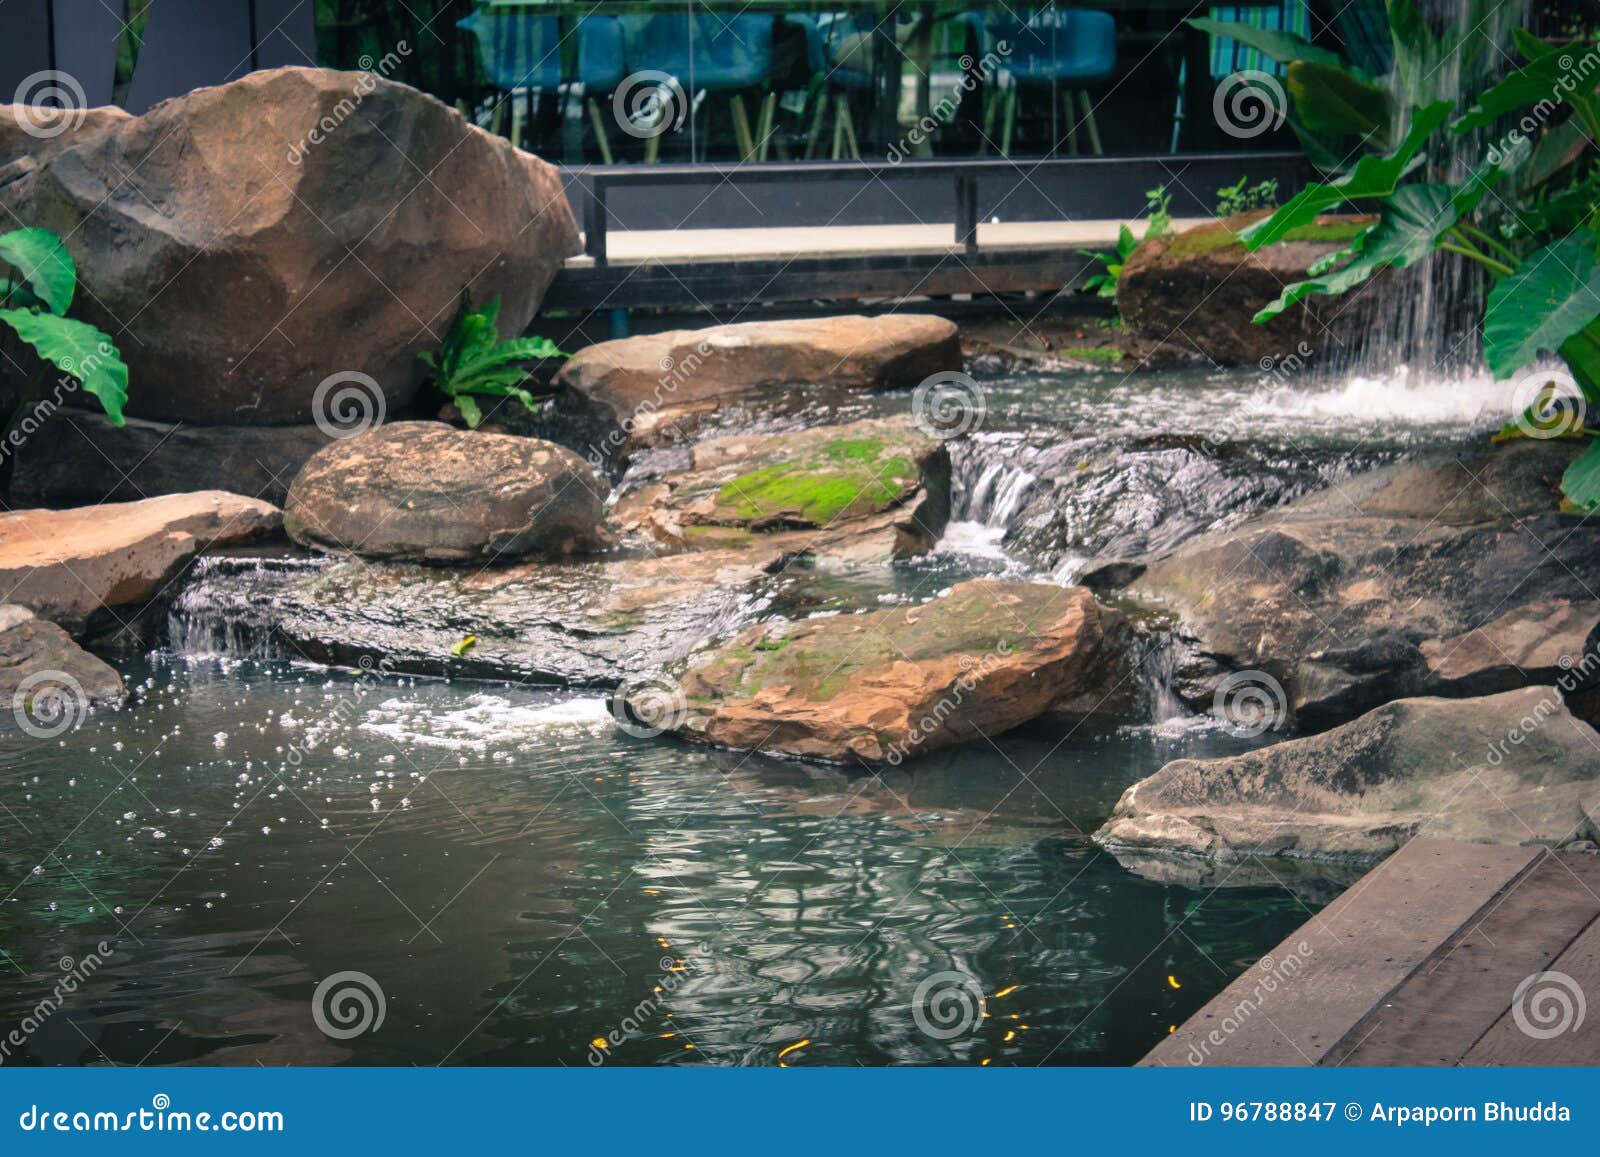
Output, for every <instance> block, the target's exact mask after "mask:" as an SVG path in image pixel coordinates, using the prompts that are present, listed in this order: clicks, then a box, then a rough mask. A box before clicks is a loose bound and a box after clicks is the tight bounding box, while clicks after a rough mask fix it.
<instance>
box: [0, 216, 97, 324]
mask: <svg viewBox="0 0 1600 1157" xmlns="http://www.w3.org/2000/svg"><path fill="white" fill-rule="evenodd" d="M0 260H3V261H5V262H6V263H7V264H8V265H10V266H11V267H12V268H13V269H15V270H16V271H17V272H18V273H20V274H21V275H22V280H23V281H25V282H27V284H28V286H29V288H31V289H32V290H33V292H34V293H35V295H37V297H38V298H39V300H40V301H42V302H44V304H45V306H46V308H48V309H49V310H50V312H51V313H53V314H55V315H56V316H57V317H60V316H61V315H62V314H64V313H66V312H67V308H68V307H69V306H71V304H72V294H73V291H74V290H76V289H77V287H78V271H77V268H76V267H75V266H74V265H73V264H72V255H71V254H70V253H68V252H67V247H66V245H65V244H63V242H62V240H61V238H59V237H57V236H56V235H55V234H54V233H52V232H50V230H48V229H18V230H16V231H15V232H12V233H0Z"/></svg>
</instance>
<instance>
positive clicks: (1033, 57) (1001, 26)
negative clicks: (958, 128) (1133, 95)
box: [984, 8, 1117, 156]
mask: <svg viewBox="0 0 1600 1157" xmlns="http://www.w3.org/2000/svg"><path fill="white" fill-rule="evenodd" d="M987 29H988V34H989V39H990V42H991V43H992V44H998V43H999V42H1000V41H1005V42H1006V43H1007V44H1008V45H1010V47H1011V52H1010V54H1009V55H1008V56H1007V58H1006V64H1005V72H1006V74H1007V75H1008V77H1009V79H1010V84H1009V86H1008V87H1006V88H1005V89H1003V90H1002V93H1001V101H1000V102H999V103H1003V104H1004V105H1005V122H1004V127H1003V129H1002V130H1001V137H1000V152H1001V154H1002V155H1004V156H1010V155H1011V141H1012V138H1013V136H1014V134H1015V132H1016V123H1017V90H1018V89H1020V88H1033V89H1040V88H1043V89H1050V90H1053V89H1055V88H1060V89H1061V95H1062V105H1063V108H1064V111H1065V113H1066V121H1067V126H1068V127H1067V139H1068V147H1069V149H1070V151H1071V152H1073V153H1076V152H1077V151H1078V119H1077V118H1078V112H1077V110H1076V109H1074V107H1073V102H1074V98H1076V100H1077V101H1078V102H1079V103H1080V105H1081V107H1082V118H1083V122H1084V124H1085V125H1086V127H1087V128H1088V130H1089V143H1090V147H1091V148H1092V149H1093V150H1094V152H1095V153H1097V154H1098V153H1103V152H1104V151H1105V150H1104V148H1103V147H1102V146H1101V143H1100V126H1099V124H1098V123H1096V121H1095V116H1094V104H1093V103H1092V102H1091V101H1090V100H1089V94H1088V93H1087V92H1086V91H1084V88H1085V86H1086V85H1090V84H1096V83H1098V82H1100V81H1103V80H1107V79H1109V78H1110V76H1111V75H1112V74H1113V73H1114V72H1115V71H1116V68H1117V23H1116V20H1115V19H1113V18H1112V16H1111V13H1109V12H1101V11H1098V10H1095V9H1089V8H1047V9H1043V10H1039V11H1034V12H1026V11H1023V12H1019V13H1018V14H1016V15H1015V16H1013V17H1010V18H1006V17H1002V18H1000V19H998V20H994V21H990V22H989V24H988V25H987ZM996 107H997V106H995V105H991V107H990V108H989V110H987V112H986V113H985V116H984V136H985V137H986V138H987V137H989V136H990V134H991V132H992V130H993V127H994V112H995V108H996Z"/></svg>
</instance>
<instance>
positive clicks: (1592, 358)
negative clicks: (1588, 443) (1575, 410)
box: [1556, 320, 1600, 414]
mask: <svg viewBox="0 0 1600 1157" xmlns="http://www.w3.org/2000/svg"><path fill="white" fill-rule="evenodd" d="M1556 352H1558V353H1559V354H1560V355H1561V360H1562V361H1564V362H1566V363H1567V369H1568V370H1570V371H1572V380H1573V381H1575V382H1577V384H1578V389H1579V390H1581V391H1582V392H1583V400H1584V402H1585V404H1586V405H1588V406H1589V408H1590V409H1591V410H1592V411H1593V412H1595V413H1597V414H1600V320H1596V321H1591V322H1590V323H1589V324H1588V325H1586V326H1584V327H1583V328H1582V329H1580V330H1579V331H1578V332H1577V333H1575V334H1573V335H1572V336H1571V337H1569V338H1568V339H1567V340H1566V341H1564V342H1562V343H1561V348H1560V349H1559V350H1558V351H1556Z"/></svg>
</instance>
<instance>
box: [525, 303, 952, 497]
mask: <svg viewBox="0 0 1600 1157" xmlns="http://www.w3.org/2000/svg"><path fill="white" fill-rule="evenodd" d="M960 368H961V343H960V340H959V338H958V337H957V332H956V327H955V324H954V323H953V322H949V321H946V320H945V319H943V318H940V317H933V316H930V315H924V314H901V313H895V314H886V315H884V316H882V317H861V316H857V315H847V316H842V317H822V318H806V319H799V320H793V321H753V322H741V323H738V324H735V325H719V326H712V327H711V328H709V329H694V330H672V331H669V332H666V333H655V334H646V335H643V336H640V337H630V338H622V339H619V340H617V341H606V342H600V343H599V344H598V345H592V346H589V347H588V348H587V349H583V350H579V351H578V353H577V354H575V355H574V356H573V357H572V359H571V360H570V361H568V362H567V363H566V365H565V366H563V367H562V369H561V372H560V373H559V374H557V375H556V384H557V385H558V386H559V387H560V393H559V394H558V395H557V398H556V406H555V410H554V412H553V414H552V415H551V416H550V418H549V423H550V431H551V432H550V435H549V436H551V437H553V438H555V439H556V440H557V441H559V442H561V443H563V444H564V445H568V446H573V447H576V448H578V449H579V450H580V451H581V452H582V453H583V454H584V456H585V457H587V458H588V459H589V461H590V462H591V463H593V464H594V465H595V466H596V467H597V468H601V467H604V466H608V465H609V464H610V463H612V462H613V461H614V460H615V459H617V458H618V457H620V456H625V455H626V454H627V452H628V451H630V450H632V449H633V448H635V447H637V446H641V445H651V444H654V443H655V442H658V441H660V440H662V439H663V438H664V437H666V436H667V435H666V433H665V430H666V428H667V427H670V426H672V425H673V423H675V422H677V421H678V420H680V419H683V418H685V417H686V416H688V415H690V414H693V413H695V412H697V411H702V410H708V409H715V408H716V407H717V406H718V405H719V404H722V403H724V402H726V401H728V400H730V399H735V398H739V397H748V396H750V395H753V394H757V393H761V392H766V391H773V390H781V389H783V388H785V387H810V388H817V389H827V390H892V389H900V388H908V387H911V386H915V385H917V384H918V383H919V382H921V381H923V380H924V379H925V378H927V377H928V376H929V375H931V374H934V373H937V372H939V371H941V370H959V369H960Z"/></svg>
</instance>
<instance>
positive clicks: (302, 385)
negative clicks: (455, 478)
mask: <svg viewBox="0 0 1600 1157" xmlns="http://www.w3.org/2000/svg"><path fill="white" fill-rule="evenodd" d="M5 136H7V134H0V137H5ZM4 143H5V142H4V140H3V139H0V144H4ZM380 194H381V195H380ZM0 204H3V205H4V206H5V207H6V208H7V209H8V210H9V211H10V212H11V213H12V214H14V216H15V217H16V219H19V220H22V221H26V222H27V223H28V224H29V225H38V226H43V227H45V228H48V229H53V230H55V231H56V232H57V233H59V234H61V235H62V236H63V237H68V238H70V239H71V241H70V245H71V247H72V250H73V252H74V253H75V254H77V255H78V267H79V273H80V276H81V277H82V279H83V287H84V290H85V292H83V293H80V294H79V295H78V299H77V301H76V302H75V303H74V309H75V311H76V312H77V313H79V314H80V315H81V316H82V317H83V318H84V319H85V320H86V321H90V322H93V323H94V324H96V325H99V326H100V328H102V329H104V330H105V331H106V332H108V333H112V334H122V335H123V336H122V337H120V338H119V339H118V341H119V345H120V347H121V349H122V353H123V356H124V357H125V358H126V360H127V362H128V366H129V370H130V371H131V375H132V379H133V381H134V383H135V388H134V389H133V390H132V391H131V395H130V397H129V400H128V405H129V410H130V412H131V413H135V414H139V415H142V416H146V417H154V418H162V419H167V420H173V421H184V422H200V423H210V424H235V425H242V424H246V423H252V422H256V423H272V424H280V423H304V422H309V421H311V420H312V419H313V417H314V416H315V415H314V411H315V409H316V406H315V405H314V402H315V401H316V400H317V391H318V387H319V386H320V385H321V384H322V383H323V382H324V381H325V380H326V379H328V378H329V377H330V376H331V375H334V374H339V373H355V374H360V375H365V376H366V377H367V378H369V379H371V380H372V381H374V382H375V383H376V391H377V392H381V394H382V398H381V399H380V398H377V397H371V398H368V399H367V403H368V405H369V409H370V407H372V406H375V405H376V404H377V403H379V402H380V401H381V402H383V403H385V404H387V405H388V406H390V407H398V406H403V405H405V404H406V403H408V402H409V401H410V400H411V398H412V395H413V394H414V392H415V390H416V388H417V386H418V385H419V384H420V382H421V380H422V376H423V373H424V372H425V371H424V367H423V366H422V365H421V364H420V363H419V362H418V360H417V354H418V353H419V352H421V351H423V350H427V349H432V348H435V347H437V346H438V345H439V344H440V342H441V340H442V339H443V336H444V331H445V329H446V328H447V327H448V326H449V324H450V319H451V317H452V316H453V314H454V312H455V309H456V305H457V302H458V300H459V298H460V296H461V293H462V291H463V289H467V290H470V292H471V294H472V296H473V299H474V300H476V301H480V302H481V301H486V300H488V299H489V298H491V297H499V298H500V299H501V312H500V325H501V331H502V332H503V333H505V334H513V333H518V332H520V331H521V330H522V329H523V328H524V327H525V326H526V325H527V324H528V322H529V321H530V320H531V319H532V317H533V314H534V311H535V310H536V308H537V307H538V304H539V301H540V299H541V298H542V297H543V295H544V291H545V288H546V287H547V286H548V285H549V283H550V280H551V278H553V277H554V276H555V274H556V271H557V270H558V269H559V268H560V266H561V262H562V260H563V259H564V258H566V257H569V256H571V255H573V254H575V253H577V252H578V233H577V226H576V223H575V222H574V221H573V217H572V212H571V209H570V208H569V207H568V205H567V200H566V196H565V194H564V193H563V192H562V187H561V178H560V176H559V174H558V173H557V172H556V170H555V169H554V168H552V167H551V166H550V165H547V164H545V163H544V162H543V161H541V160H539V159H538V158H537V157H534V156H531V155H529V154H527V153H524V152H521V151H519V150H517V149H515V148H513V147H512V145H511V144H510V142H508V141H506V140H505V139H503V138H501V137H497V136H494V135H492V134H490V133H487V132H484V131H483V130H481V129H478V128H476V127H474V126H472V125H469V124H468V123H467V122H466V121H465V120H464V119H462V117H461V116H460V115H459V114H457V113H456V112H455V110H454V109H452V108H450V107H449V106H448V105H446V104H443V103H442V102H440V101H438V100H435V99H434V98H433V97H430V96H427V95H425V94H423V93H421V92H418V91H417V90H416V89H414V88H409V87H407V86H406V85H403V84H396V83H394V82H392V81H388V80H383V79H380V78H378V77H377V76H375V75H372V74H370V73H354V72H333V71H329V70H325V69H313V68H279V69H273V70H270V71H262V72H252V73H249V74H248V75H246V76H244V77H243V78H241V79H239V80H236V81H232V82H231V83H228V84H223V85H218V86H216V87H210V88H198V89H195V90H194V91H192V92H189V93H186V94H185V95H183V96H180V97H176V98H174V99H172V100H168V101H163V102H162V103H160V104H158V105H156V106H155V107H154V108H152V109H151V110H150V111H149V112H147V113H145V114H144V115H143V116H139V117H126V116H115V115H113V116H94V117H91V118H90V119H89V120H88V121H86V122H85V123H84V124H83V125H82V126H80V127H79V128H76V129H72V130H70V131H67V132H65V133H62V134H60V135H59V136H56V137H54V138H52V139H49V140H48V142H46V143H43V144H40V145H38V146H37V147H29V148H28V150H27V151H26V153H25V154H24V155H23V156H21V157H20V158H17V159H15V160H13V161H12V163H11V164H10V165H9V166H8V167H7V168H6V169H5V170H4V171H3V172H0ZM124 322H126V326H124ZM323 408H324V409H326V405H324V407H323Z"/></svg>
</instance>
